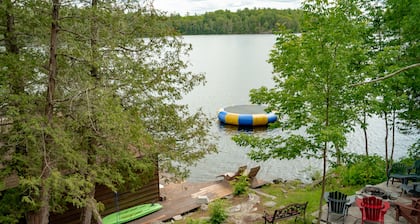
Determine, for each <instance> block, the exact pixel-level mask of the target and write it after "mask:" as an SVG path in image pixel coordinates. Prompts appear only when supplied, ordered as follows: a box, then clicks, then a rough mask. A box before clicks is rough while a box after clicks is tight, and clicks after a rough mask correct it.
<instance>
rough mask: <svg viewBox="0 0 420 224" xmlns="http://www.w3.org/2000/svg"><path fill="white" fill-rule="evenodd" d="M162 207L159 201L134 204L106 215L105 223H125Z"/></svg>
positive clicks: (103, 220)
mask: <svg viewBox="0 0 420 224" xmlns="http://www.w3.org/2000/svg"><path fill="white" fill-rule="evenodd" d="M161 208H162V205H160V204H158V203H150V204H143V205H138V206H134V207H131V208H127V209H124V210H121V211H119V212H114V213H112V214H109V215H107V216H105V217H104V218H103V219H102V222H103V224H120V223H125V222H128V221H131V220H134V219H138V218H141V217H143V216H146V215H148V214H150V213H153V212H156V211H158V210H159V209H161Z"/></svg>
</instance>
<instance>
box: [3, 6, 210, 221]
mask: <svg viewBox="0 0 420 224" xmlns="http://www.w3.org/2000/svg"><path fill="white" fill-rule="evenodd" d="M3 3H4V4H3ZM6 3H11V2H9V1H3V2H2V8H1V9H2V11H1V13H2V14H1V15H2V22H4V23H2V24H6V21H10V20H8V18H9V17H10V16H9V15H8V14H11V13H16V15H18V16H17V17H16V18H19V20H15V22H16V23H15V24H19V25H15V26H13V28H14V29H12V30H11V29H6V28H5V29H4V30H3V32H4V34H5V35H4V36H5V37H6V36H7V37H8V39H7V38H6V39H5V40H4V41H2V42H1V44H2V45H3V46H9V45H10V46H14V45H13V44H15V45H16V46H17V48H16V49H18V51H15V50H13V47H5V49H6V50H5V51H3V50H2V52H1V57H2V58H4V59H7V60H2V61H1V62H0V65H1V67H2V68H4V69H2V70H1V80H4V81H5V82H2V83H1V93H2V94H1V97H2V105H1V113H0V117H1V120H2V129H1V133H2V135H1V139H0V147H1V153H2V157H1V158H2V161H1V162H2V163H1V164H2V167H6V168H7V169H2V170H1V172H2V175H1V177H5V176H7V175H10V174H12V173H17V174H18V175H19V177H20V184H19V186H18V188H21V189H25V191H22V194H21V195H19V197H20V201H21V202H24V204H25V206H21V208H22V210H19V211H24V212H25V213H27V215H26V217H28V220H27V222H28V223H48V218H49V213H50V212H62V211H65V210H66V209H67V206H68V205H73V206H75V207H78V208H85V209H84V213H83V217H82V220H83V222H84V223H90V221H91V219H92V216H94V218H95V219H97V220H100V216H99V214H98V211H99V209H100V208H101V206H100V204H98V203H97V202H96V201H95V199H94V198H93V195H94V192H95V185H96V184H102V185H105V186H107V187H109V188H111V189H112V190H114V191H119V190H134V189H136V188H139V187H141V186H143V185H144V184H146V183H147V182H148V180H149V179H150V178H151V177H153V174H154V173H155V172H156V170H155V168H156V167H157V164H156V163H157V162H158V164H159V168H160V169H161V170H162V171H165V172H170V173H174V174H175V177H176V178H184V177H186V176H187V175H188V167H189V166H190V165H192V164H194V163H195V162H196V161H197V160H198V159H200V158H202V157H204V156H205V155H206V154H208V153H211V152H215V146H214V145H213V144H212V143H211V139H212V137H213V136H211V135H209V134H208V127H210V125H209V123H210V121H209V119H208V118H206V117H205V116H204V114H203V113H202V112H201V111H198V112H196V113H190V112H189V110H188V107H187V106H186V105H180V104H179V103H178V101H179V100H180V99H181V98H182V95H183V94H185V93H187V92H189V91H191V90H192V89H193V88H194V86H196V85H199V84H202V83H203V82H204V76H203V75H202V74H193V73H190V72H186V69H185V68H186V67H187V62H185V61H183V60H181V58H182V57H183V56H184V55H185V54H188V51H189V50H190V48H189V46H188V45H186V44H184V43H183V42H182V41H181V39H180V38H178V37H177V36H175V35H174V33H172V30H171V29H170V28H168V27H166V26H163V25H162V24H164V21H165V19H166V18H165V17H164V16H161V15H160V14H159V12H157V11H155V10H154V9H153V7H151V6H150V5H146V6H144V5H143V6H140V4H136V3H135V4H133V3H124V4H122V5H114V4H113V2H108V1H105V2H99V1H95V0H93V1H91V2H89V3H87V2H85V3H84V4H80V5H73V4H71V3H70V2H61V1H59V0H56V1H54V2H51V3H49V2H45V1H40V2H37V1H34V2H30V3H31V4H29V2H25V3H27V4H19V3H18V2H14V3H15V4H10V5H7V4H6ZM11 9H13V10H11ZM34 12H37V14H38V16H36V18H37V19H33V17H32V15H33V14H34ZM31 19H33V21H31V22H29V23H27V25H28V26H26V25H25V23H24V21H30V20H31ZM11 24H12V23H11ZM7 25H9V23H7ZM29 26H32V27H36V29H31V28H32V27H29ZM27 30H30V31H32V32H33V33H31V35H21V36H19V35H17V34H22V33H25V32H27ZM47 34H48V35H47ZM13 35H15V36H13ZM11 37H14V38H11ZM7 41H9V42H12V41H15V42H16V43H12V44H9V42H7ZM27 52H28V53H27ZM16 59H19V60H16ZM17 68H19V69H17ZM3 100H4V101H3ZM3 121H5V122H3ZM14 206H17V207H19V206H20V205H14ZM17 211H18V210H17Z"/></svg>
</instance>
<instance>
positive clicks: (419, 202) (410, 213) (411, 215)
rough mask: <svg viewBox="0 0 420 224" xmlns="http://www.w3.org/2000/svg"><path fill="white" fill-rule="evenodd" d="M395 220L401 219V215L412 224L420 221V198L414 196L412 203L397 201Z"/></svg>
mask: <svg viewBox="0 0 420 224" xmlns="http://www.w3.org/2000/svg"><path fill="white" fill-rule="evenodd" d="M394 204H395V210H396V214H395V220H397V221H400V216H402V217H404V218H405V220H407V222H409V223H411V224H418V223H420V198H412V199H411V204H402V203H399V202H395V203H394Z"/></svg>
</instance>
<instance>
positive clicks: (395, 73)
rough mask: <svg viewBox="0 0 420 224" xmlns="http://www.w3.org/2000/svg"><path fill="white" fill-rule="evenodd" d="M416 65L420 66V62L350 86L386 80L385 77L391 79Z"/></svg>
mask: <svg viewBox="0 0 420 224" xmlns="http://www.w3.org/2000/svg"><path fill="white" fill-rule="evenodd" d="M415 67H420V63H417V64H412V65H409V66H406V67H404V68H401V69H399V70H397V71H395V72H393V73H391V74H388V75H386V76H383V77H380V78H377V79H373V80H370V81H367V82H359V83H356V84H352V85H350V86H351V87H353V86H360V85H365V84H369V83H373V82H379V81H382V80H385V79H389V78H391V77H393V76H395V75H398V74H399V73H401V72H404V71H406V70H409V69H412V68H415Z"/></svg>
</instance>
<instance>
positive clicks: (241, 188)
mask: <svg viewBox="0 0 420 224" xmlns="http://www.w3.org/2000/svg"><path fill="white" fill-rule="evenodd" d="M248 185H249V182H248V177H247V176H245V175H241V176H239V177H238V178H236V180H235V182H234V183H233V194H234V195H242V194H245V193H246V192H247V191H248Z"/></svg>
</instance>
